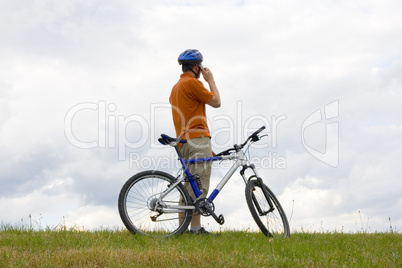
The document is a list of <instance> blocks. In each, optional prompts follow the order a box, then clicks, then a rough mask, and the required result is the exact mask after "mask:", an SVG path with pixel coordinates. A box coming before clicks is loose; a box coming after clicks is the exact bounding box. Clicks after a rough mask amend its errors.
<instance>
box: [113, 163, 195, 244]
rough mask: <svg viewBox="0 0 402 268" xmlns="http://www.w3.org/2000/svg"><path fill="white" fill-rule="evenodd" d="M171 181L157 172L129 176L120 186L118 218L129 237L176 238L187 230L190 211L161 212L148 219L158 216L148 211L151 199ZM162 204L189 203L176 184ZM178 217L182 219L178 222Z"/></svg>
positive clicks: (186, 196) (187, 196) (171, 179)
mask: <svg viewBox="0 0 402 268" xmlns="http://www.w3.org/2000/svg"><path fill="white" fill-rule="evenodd" d="M174 180H175V178H174V177H173V176H171V175H169V174H167V173H165V172H161V171H154V170H149V171H143V172H141V173H138V174H136V175H134V176H132V177H131V178H130V179H128V180H127V182H126V183H125V184H124V185H123V187H122V189H121V191H120V194H119V199H118V208H119V214H120V218H121V220H122V221H123V223H124V225H125V226H126V228H127V229H128V230H129V231H130V232H131V233H133V234H141V235H147V236H160V237H167V236H172V235H179V234H181V233H183V232H184V230H187V228H188V225H189V224H190V221H191V217H192V210H191V209H189V210H185V212H184V213H163V214H161V215H159V216H158V217H157V220H156V221H153V220H152V219H151V217H152V216H155V215H158V213H157V212H155V211H153V210H152V209H151V207H152V200H156V197H158V196H159V194H160V193H162V192H163V191H165V190H166V189H167V188H168V186H169V185H170V184H171V183H172V182H173V181H174ZM163 201H164V202H165V203H168V204H175V203H176V204H179V203H181V204H182V205H188V204H189V203H192V199H191V197H190V196H189V194H188V192H187V190H186V189H185V188H184V186H183V184H181V183H180V184H178V185H177V186H176V187H175V189H173V190H172V192H170V193H169V194H168V195H167V196H166V197H165V198H164V199H163ZM179 216H180V217H182V219H183V220H180V221H179Z"/></svg>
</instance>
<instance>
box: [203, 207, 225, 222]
mask: <svg viewBox="0 0 402 268" xmlns="http://www.w3.org/2000/svg"><path fill="white" fill-rule="evenodd" d="M204 209H205V210H207V211H208V213H209V214H211V216H212V218H214V219H215V220H216V222H217V223H219V224H220V225H222V224H224V223H225V218H224V217H223V215H222V214H221V215H219V217H218V216H216V214H215V212H214V211H213V210H212V209H210V208H209V207H208V206H205V207H204Z"/></svg>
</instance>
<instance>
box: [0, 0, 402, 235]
mask: <svg viewBox="0 0 402 268" xmlns="http://www.w3.org/2000/svg"><path fill="white" fill-rule="evenodd" d="M0 5H1V8H0V10H1V11H0V12H1V16H0V22H1V23H0V38H1V42H0V57H1V58H2V61H1V63H0V71H1V73H2V77H1V78H0V146H1V150H0V161H1V163H0V173H1V174H2V175H1V177H0V180H1V182H2V187H1V189H0V194H1V198H2V202H1V206H0V210H7V209H8V208H9V207H10V206H12V207H15V209H14V210H13V213H12V214H9V213H2V215H3V216H2V218H0V220H1V221H2V222H16V221H19V218H22V217H26V216H27V215H28V214H29V213H32V215H34V214H36V215H38V213H41V215H42V217H43V224H49V225H55V224H57V223H58V222H59V221H60V217H62V216H66V215H70V216H71V221H69V220H70V219H67V221H69V222H70V223H71V224H76V225H79V226H81V225H84V227H86V228H92V227H94V228H96V227H98V226H99V227H100V226H114V225H116V224H121V223H120V220H119V219H118V217H117V216H116V215H117V214H116V212H117V209H116V202H117V201H116V200H117V195H118V191H119V190H120V187H121V185H122V184H123V183H124V180H125V179H127V178H129V177H130V176H131V175H132V173H135V172H137V171H138V170H140V169H141V168H142V167H143V166H142V167H141V166H138V165H136V164H138V163H134V165H132V166H131V167H132V168H130V163H129V162H130V161H129V158H127V159H126V161H119V159H118V157H119V152H121V151H122V150H123V149H124V150H125V151H124V152H123V155H124V156H127V157H128V156H129V153H136V154H140V155H145V156H147V157H153V156H155V157H156V158H158V157H164V156H168V157H170V153H171V151H169V149H166V148H164V149H157V148H154V147H153V146H152V143H154V142H155V141H154V140H152V141H151V137H156V136H157V135H158V134H159V133H161V132H164V133H167V134H170V135H173V134H174V132H173V126H172V124H171V122H170V120H171V119H170V112H169V110H168V109H167V108H165V106H164V105H166V104H167V103H168V97H169V94H170V89H171V87H172V85H173V84H174V83H175V82H176V81H177V79H178V76H179V74H180V68H179V66H178V64H177V62H176V59H177V56H178V54H179V53H180V52H182V50H184V49H186V48H198V49H200V50H201V52H202V53H203V54H204V57H205V65H206V66H209V67H210V68H211V69H212V71H213V73H214V75H215V78H216V81H217V84H218V87H219V89H220V91H221V95H222V100H223V105H222V107H221V108H220V109H217V110H213V109H208V114H209V117H210V122H211V129H212V130H213V131H215V132H216V131H218V130H219V129H221V128H223V127H229V123H228V122H225V121H224V120H218V119H219V118H222V117H218V116H222V115H225V116H226V118H230V120H231V122H232V127H233V128H234V133H232V134H233V135H232V136H231V137H230V136H225V134H219V135H220V137H217V138H216V139H215V141H218V140H219V142H223V143H224V142H225V138H228V137H230V138H231V139H233V140H234V142H240V141H241V139H242V138H243V137H242V136H243V134H242V129H243V127H244V125H245V123H246V122H247V120H248V119H250V118H252V117H253V116H255V115H259V116H260V117H264V118H265V119H267V121H268V122H269V123H271V124H272V123H273V121H272V120H273V117H272V116H274V117H276V118H278V117H280V116H284V117H283V118H284V119H283V120H282V121H280V122H279V123H278V124H277V129H276V132H275V133H272V129H271V133H270V135H271V137H270V138H268V139H267V140H265V141H264V140H263V141H262V142H266V143H267V144H268V145H269V148H268V149H269V151H271V152H274V153H275V154H276V157H280V158H281V159H285V161H286V169H278V168H276V169H275V168H273V169H263V170H261V171H260V173H261V175H262V176H263V177H264V178H267V182H268V184H269V185H270V187H271V188H272V189H273V191H274V192H275V193H277V195H278V196H279V197H280V200H281V202H282V203H283V206H284V208H285V210H286V212H287V213H288V214H289V215H290V214H291V211H292V209H293V217H292V227H293V228H300V226H307V228H316V229H320V228H322V227H324V228H326V229H329V230H333V229H334V228H337V230H339V229H340V228H342V226H344V228H345V229H346V230H351V231H357V230H360V228H361V224H359V222H360V219H359V215H358V214H357V211H358V210H361V213H364V216H363V218H366V217H369V218H370V221H369V223H368V224H369V225H371V226H370V227H371V229H378V230H385V229H387V228H388V227H389V224H388V217H391V218H392V222H393V223H394V224H396V225H400V224H401V222H402V219H401V218H400V216H399V214H400V213H399V212H398V206H397V205H398V204H400V203H401V202H402V201H401V198H400V196H399V193H400V191H401V188H400V186H399V183H398V180H399V178H400V175H401V174H402V170H401V169H400V168H399V165H398V162H397V161H398V159H401V154H402V152H401V150H400V149H399V148H400V147H401V146H400V145H401V144H400V136H401V125H402V122H401V119H400V116H399V115H400V114H401V108H400V100H401V88H402V87H401V86H402V81H401V78H400V75H399V74H400V71H401V68H402V55H401V52H400V47H402V39H401V36H402V35H401V31H400V29H401V26H402V25H401V24H402V20H401V19H400V17H401V16H400V10H402V9H401V3H400V2H399V1H354V2H350V1H337V2H331V1H308V2H303V3H301V2H300V3H299V2H297V1H285V2H283V1H282V2H269V1H237V2H233V1H191V2H189V1H152V2H143V1H135V2H133V1H117V2H113V3H109V2H107V1H101V2H99V1H86V2H85V3H82V1H58V2H53V1H34V2H31V1H19V2H18V3H17V2H4V3H1V4H0ZM335 100H338V101H339V118H338V119H337V121H338V122H339V165H338V167H336V168H332V167H329V166H327V165H325V164H324V163H322V162H320V161H318V160H317V159H315V158H314V157H313V156H311V155H310V154H308V153H307V152H306V151H305V149H304V148H303V146H302V142H301V127H302V124H303V122H304V120H305V119H306V118H307V117H308V116H309V115H310V114H312V113H313V112H314V111H316V110H317V109H320V108H322V107H324V106H325V105H327V104H328V103H331V102H332V101H335ZM82 103H91V104H92V105H95V107H97V108H96V109H92V110H91V109H87V110H85V111H81V112H80V113H77V114H76V116H75V117H74V118H75V119H74V121H73V122H72V123H71V126H72V131H73V133H74V134H75V135H76V137H77V139H79V140H81V141H88V142H89V141H96V142H98V145H99V144H101V142H102V140H99V138H101V139H102V138H104V140H103V141H104V142H105V143H104V145H105V146H100V147H101V148H94V149H79V148H76V147H74V146H73V145H72V144H71V143H69V141H68V140H67V138H66V136H65V129H64V127H65V118H66V115H67V114H68V112H69V111H70V109H71V108H72V107H74V106H75V105H77V104H82ZM156 103H159V104H160V105H161V106H151V105H153V104H156ZM101 105H105V106H104V107H105V108H106V110H102V109H101V108H102V107H103V106H102V107H101ZM109 105H111V106H109ZM109 107H111V108H114V109H108V108H109ZM154 115H155V121H154V123H155V127H154V125H152V120H151V119H152V118H153V116H154ZM130 116H132V117H130ZM98 118H101V119H105V120H104V121H105V122H103V123H101V124H100V125H99V124H98ZM119 118H120V120H123V121H119ZM129 119H132V121H131V122H128V121H127V120H129ZM124 120H126V121H124ZM114 123H115V124H114ZM119 124H123V125H122V126H123V128H121V129H119V128H118V126H119ZM125 124H126V125H125ZM257 124H260V122H259V121H257V120H256V121H255V122H254V123H253V124H252V126H253V127H255V126H256V125H257ZM104 126H106V127H107V128H106V132H105V133H102V132H101V133H98V129H99V127H100V128H101V129H103V127H104ZM148 128H150V131H148V130H147V129H148ZM324 130H325V128H324V124H317V125H315V126H312V127H311V128H309V129H308V131H307V132H306V133H305V134H306V138H307V139H308V142H309V143H308V144H309V145H311V146H313V147H314V148H317V150H321V151H322V150H323V148H324V147H325V144H324V140H323V136H324V135H325V131H324ZM123 132H124V133H123ZM144 132H147V133H145V134H147V135H145V134H144ZM267 132H269V131H267ZM123 134H124V135H123ZM151 134H152V135H153V136H152V135H151ZM273 134H276V135H277V136H276V139H275V141H276V146H273V143H272V142H273V140H272V135H273ZM148 135H151V136H150V137H148ZM144 137H145V144H144V145H143V146H141V147H140V148H134V149H130V148H127V149H126V148H125V147H124V146H123V147H120V148H119V147H118V145H119V144H120V143H119V142H127V143H129V142H130V141H131V143H136V142H139V141H141V139H142V138H144ZM122 139H125V140H123V141H122ZM113 142H115V143H114V144H113ZM121 144H122V145H125V144H124V143H121ZM218 145H219V144H215V148H216V150H218V149H221V148H218V147H219V146H218ZM253 152H254V154H255V155H256V156H259V157H261V156H262V157H265V156H267V155H268V152H267V151H266V150H263V149H255V150H254V151H253V150H252V151H251V154H252V156H253ZM150 159H151V158H150ZM158 159H159V158H158ZM154 163H157V162H154ZM169 170H172V171H173V169H169ZM214 181H217V178H216V177H214ZM235 181H236V180H235V179H233V182H229V184H228V185H227V187H228V188H227V189H224V190H223V193H222V196H220V198H221V199H220V201H219V206H217V211H218V212H219V213H222V214H224V215H225V217H226V218H227V221H226V222H227V225H228V226H234V225H230V224H234V223H235V222H239V224H240V222H241V225H242V226H247V225H248V224H249V223H250V224H253V223H252V220H251V216H249V212H248V209H247V207H246V205H245V202H243V201H242V202H243V203H244V204H243V203H242V204H241V205H237V206H235V207H236V208H238V209H234V208H233V206H230V205H232V204H231V202H230V200H232V199H233V196H231V193H234V192H236V193H238V195H242V196H244V190H243V185H242V184H237V182H236V183H235ZM212 185H213V186H214V185H215V184H214V183H213V184H212ZM60 189H65V191H66V192H63V190H60ZM226 190H227V191H226ZM235 190H236V191H235ZM225 193H226V194H225ZM69 196H72V197H71V200H70V204H72V205H71V206H69V205H68V203H69V201H67V200H69ZM32 198H35V199H37V202H31V201H32V200H33V199H32ZM49 198H50V199H49ZM46 200H51V202H48V201H46ZM218 200H219V198H218ZM227 200H229V201H227ZM293 200H295V201H294V202H295V203H294V205H293ZM225 202H227V204H226V203H225ZM217 203H218V201H217ZM27 204H29V205H27ZM50 204H51V205H50ZM58 207H63V209H62V211H61V212H60V209H57V208H58ZM89 211H90V212H91V213H89ZM92 211H93V212H92ZM225 212H226V214H225ZM108 215H111V216H108ZM70 216H69V217H70ZM111 217H112V218H114V219H112V218H111ZM247 217H248V219H249V220H247ZM92 219H93V220H92ZM232 219H233V220H232ZM236 219H237V220H236ZM250 220H251V221H250ZM45 221H46V222H45ZM205 222H210V219H207V220H206V221H205ZM321 222H323V224H321ZM213 224H214V223H213V221H212V222H210V225H211V228H214V227H213ZM310 226H313V227H310Z"/></svg>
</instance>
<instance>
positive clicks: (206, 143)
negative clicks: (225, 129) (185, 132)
mask: <svg viewBox="0 0 402 268" xmlns="http://www.w3.org/2000/svg"><path fill="white" fill-rule="evenodd" d="M181 152H182V154H183V157H184V158H185V159H196V158H203V157H211V156H212V149H211V139H210V138H209V137H202V138H195V139H190V140H188V141H187V143H185V144H183V146H182V148H181ZM188 169H189V171H190V173H191V174H192V175H195V174H197V175H198V176H199V177H200V179H201V184H202V189H200V190H201V191H202V195H201V196H200V198H205V197H207V194H208V190H209V180H210V177H211V162H200V163H195V164H191V165H189V166H188ZM184 186H185V187H186V189H187V191H188V192H189V194H190V196H191V198H193V200H195V199H196V198H195V195H194V192H193V189H192V188H191V185H190V183H189V182H186V183H185V185H184ZM200 228H201V215H200V214H199V213H198V212H195V213H194V214H193V217H192V219H191V230H193V231H198V230H199V229H200Z"/></svg>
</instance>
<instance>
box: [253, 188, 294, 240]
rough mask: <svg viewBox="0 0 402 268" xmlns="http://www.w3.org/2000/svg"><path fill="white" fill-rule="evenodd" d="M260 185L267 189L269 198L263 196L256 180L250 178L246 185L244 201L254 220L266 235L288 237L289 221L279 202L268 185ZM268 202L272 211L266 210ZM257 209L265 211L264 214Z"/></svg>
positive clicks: (268, 206)
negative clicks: (271, 206)
mask: <svg viewBox="0 0 402 268" xmlns="http://www.w3.org/2000/svg"><path fill="white" fill-rule="evenodd" d="M262 185H263V187H265V189H266V190H267V193H268V195H269V200H267V198H266V197H265V195H264V192H263V191H262V187H261V184H260V183H259V182H258V181H257V180H250V181H249V182H248V183H247V185H246V201H247V205H248V208H249V210H250V212H251V215H252V216H253V218H254V221H255V222H256V223H257V225H258V227H259V228H260V230H261V232H262V233H263V234H264V235H266V236H269V237H289V236H290V229H289V223H288V220H287V218H286V214H285V212H284V211H283V209H282V206H281V204H280V203H279V201H278V199H277V198H276V196H275V195H274V193H273V192H272V191H271V190H270V189H269V188H268V186H266V185H265V184H262ZM269 202H271V204H272V205H273V207H274V210H273V211H272V212H268V209H269V208H270V205H269ZM259 210H261V211H262V212H265V215H264V213H260V211H259ZM267 212H268V213H267Z"/></svg>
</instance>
